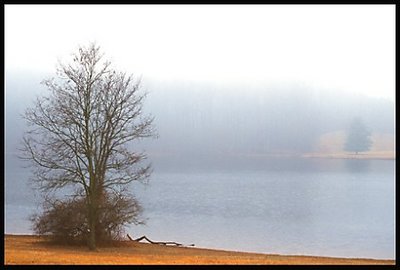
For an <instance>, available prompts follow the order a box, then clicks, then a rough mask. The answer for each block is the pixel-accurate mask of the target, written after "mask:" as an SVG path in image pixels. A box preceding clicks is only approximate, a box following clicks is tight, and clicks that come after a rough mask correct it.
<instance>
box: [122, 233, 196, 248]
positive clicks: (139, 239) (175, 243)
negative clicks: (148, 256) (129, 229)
mask: <svg viewBox="0 0 400 270" xmlns="http://www.w3.org/2000/svg"><path fill="white" fill-rule="evenodd" d="M126 236H128V238H129V240H131V241H136V242H140V241H142V240H143V239H144V240H146V241H147V242H149V243H150V244H155V245H165V246H166V245H174V246H178V247H181V246H183V244H180V243H177V242H156V241H151V240H150V239H149V238H147V237H146V236H145V235H143V236H142V237H139V238H136V239H133V238H132V237H131V236H130V235H129V234H127V235H126ZM188 246H189V247H194V244H191V245H188Z"/></svg>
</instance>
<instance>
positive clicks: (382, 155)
mask: <svg viewBox="0 0 400 270" xmlns="http://www.w3.org/2000/svg"><path fill="white" fill-rule="evenodd" d="M302 157H304V158H335V159H371V160H373V159H381V160H394V159H395V153H394V152H392V151H382V152H365V153H363V152H361V153H358V154H356V153H307V154H303V155H302Z"/></svg>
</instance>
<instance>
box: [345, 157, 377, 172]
mask: <svg viewBox="0 0 400 270" xmlns="http://www.w3.org/2000/svg"><path fill="white" fill-rule="evenodd" d="M370 163H371V162H370V160H368V159H346V160H345V166H346V169H347V170H348V171H349V172H353V173H366V172H369V170H370V166H371V164H370Z"/></svg>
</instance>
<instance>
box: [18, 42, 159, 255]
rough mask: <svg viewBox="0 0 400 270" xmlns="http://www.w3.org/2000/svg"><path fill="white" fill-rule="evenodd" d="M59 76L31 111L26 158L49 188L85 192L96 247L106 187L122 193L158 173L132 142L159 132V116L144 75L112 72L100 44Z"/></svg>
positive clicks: (85, 51)
mask: <svg viewBox="0 0 400 270" xmlns="http://www.w3.org/2000/svg"><path fill="white" fill-rule="evenodd" d="M56 74H57V79H55V78H52V79H48V80H44V81H43V84H44V85H45V86H46V87H47V88H48V90H49V91H50V94H49V95H48V96H43V97H39V98H37V100H36V102H35V104H34V106H33V107H32V108H29V109H27V110H26V112H25V119H26V120H27V122H28V124H29V125H30V128H29V130H28V131H27V132H26V134H25V136H24V138H23V147H22V149H21V150H22V153H23V154H22V158H23V159H25V160H28V161H30V164H31V165H32V166H33V167H34V180H35V182H36V183H37V184H38V185H39V187H40V189H42V190H43V191H52V190H58V189H61V188H64V187H66V186H69V185H72V186H77V187H80V188H82V189H83V190H84V197H85V201H86V206H87V215H88V216H87V219H88V223H89V224H88V227H89V237H88V238H89V239H88V245H89V248H90V249H92V250H93V249H96V234H95V231H96V224H98V220H99V211H98V210H99V205H100V204H101V200H102V199H103V198H104V197H105V192H106V190H107V189H112V190H114V191H118V190H119V189H120V188H121V187H124V186H125V187H126V186H127V185H128V184H129V183H131V182H132V181H136V180H139V181H144V180H146V179H148V177H149V175H150V173H151V167H150V165H141V164H142V163H141V161H142V160H143V159H145V158H146V155H145V153H144V152H135V151H134V150H133V147H132V144H131V142H132V141H134V140H138V139H142V138H147V137H153V136H156V135H155V130H154V128H153V126H152V121H153V118H152V117H149V116H144V115H143V113H142V105H143V99H144V98H145V94H141V93H139V90H140V80H135V81H134V80H133V76H132V75H129V76H128V75H126V73H124V72H119V71H116V70H114V69H112V68H111V63H110V62H109V61H104V60H103V54H102V53H101V52H100V48H99V46H97V45H96V44H90V45H89V46H88V47H80V48H79V50H78V52H77V53H76V54H74V55H73V61H72V62H71V63H69V64H63V63H60V64H59V67H58V68H57V73H56Z"/></svg>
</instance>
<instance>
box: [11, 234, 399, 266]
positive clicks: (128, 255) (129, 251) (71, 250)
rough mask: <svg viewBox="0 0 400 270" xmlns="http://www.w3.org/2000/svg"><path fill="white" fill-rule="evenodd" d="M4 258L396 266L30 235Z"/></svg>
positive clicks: (15, 240) (15, 239)
mask: <svg viewBox="0 0 400 270" xmlns="http://www.w3.org/2000/svg"><path fill="white" fill-rule="evenodd" d="M4 254H5V259H4V262H5V264H7V265H11V264H19V265H25V264H84V265H87V264H96V265H98V264H118V265H123V264H125V265H127V264H129V265H149V264H150V265H154V264H163V265H177V264H191V265H195V264H202V265H203V264H208V265H210V264H250V265H252V264H268V265H269V264H284V265H288V264H292V265H293V264H294V265H300V264H303V265H304V264H306V265H309V264H345V265H359V264H364V265H365V264H367V265H369V264H388V265H394V264H395V261H394V260H373V259H356V258H355V259H347V258H332V257H313V256H283V255H274V254H257V253H246V252H231V251H223V250H211V249H200V248H193V247H175V246H160V245H152V244H146V243H138V242H132V241H120V242H116V243H115V245H114V246H113V247H100V248H99V249H98V250H97V251H89V250H88V249H87V248H86V247H76V246H75V247H71V246H68V247H67V246H61V245H53V244H49V243H48V242H47V241H46V239H45V238H43V237H39V236H32V235H5V236H4Z"/></svg>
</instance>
